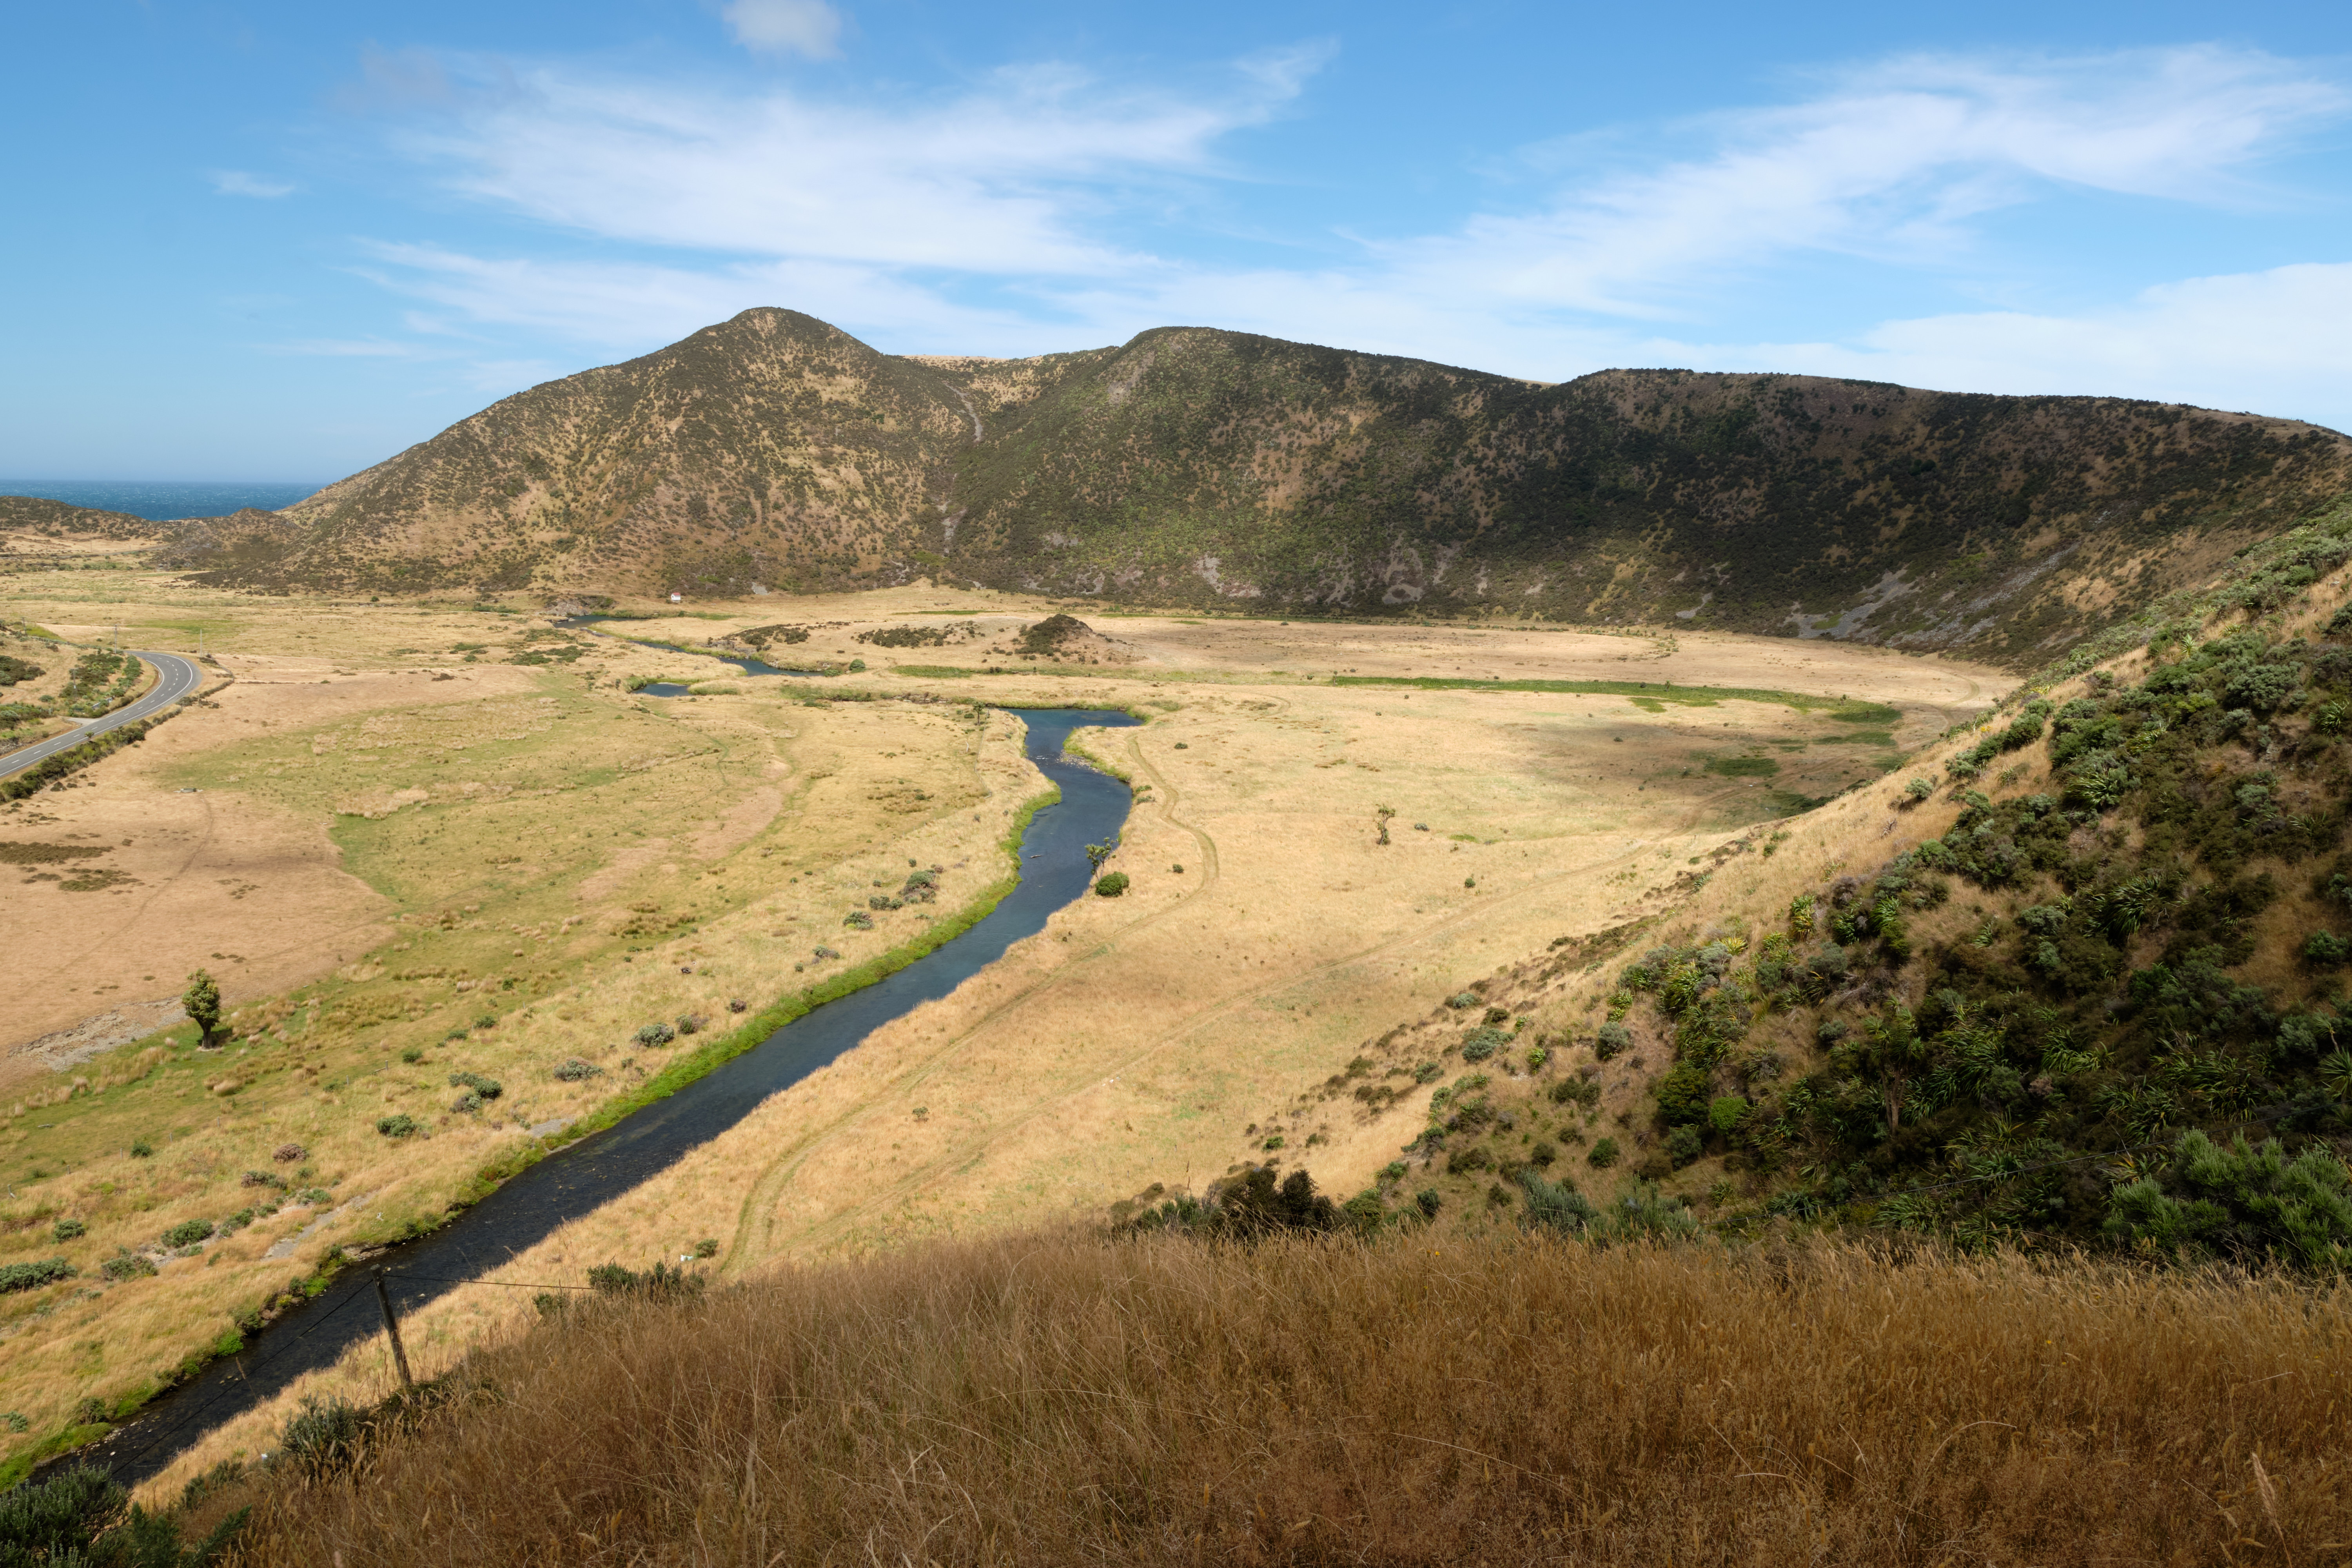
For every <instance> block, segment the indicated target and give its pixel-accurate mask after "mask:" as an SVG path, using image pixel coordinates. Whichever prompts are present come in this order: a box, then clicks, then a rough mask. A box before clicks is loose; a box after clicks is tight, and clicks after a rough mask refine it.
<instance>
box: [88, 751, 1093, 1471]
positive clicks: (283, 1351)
mask: <svg viewBox="0 0 2352 1568" xmlns="http://www.w3.org/2000/svg"><path fill="white" fill-rule="evenodd" d="M1006 711H1008V712H1011V713H1013V715H1015V716H1016V717H1018V718H1020V719H1021V720H1022V721H1024V722H1025V723H1026V724H1027V725H1028V727H1029V734H1028V754H1029V759H1030V761H1032V762H1033V763H1035V764H1036V765H1037V766H1038V768H1039V769H1040V770H1041V771H1043V772H1044V773H1045V776H1046V777H1047V778H1049V779H1051V780H1053V782H1054V783H1055V784H1058V785H1059V786H1061V791H1062V798H1061V802H1060V804H1058V805H1050V806H1047V807H1045V809H1044V810H1042V811H1040V812H1038V813H1037V815H1036V816H1034V818H1032V819H1031V821H1030V824H1029V827H1028V831H1027V832H1026V833H1025V834H1024V836H1023V837H1022V840H1021V882H1020V885H1019V886H1018V887H1016V888H1014V889H1013V891H1012V892H1010V893H1008V894H1007V895H1005V897H1004V899H1003V901H1002V902H1001V903H999V904H998V905H997V906H996V908H995V909H994V910H992V911H991V912H990V913H989V914H988V916H987V917H986V918H985V919H983V920H982V921H980V922H979V923H977V924H976V925H974V926H973V927H972V928H971V930H970V931H965V932H964V933H963V934H962V935H961V936H958V937H954V938H952V939H950V941H948V942H943V943H941V944H940V946H939V947H938V948H936V949H934V950H933V951H932V952H929V953H927V954H926V955H924V956H923V957H921V958H919V959H917V960H916V961H915V962H914V963H910V964H908V965H907V967H906V968H904V969H901V970H899V971H898V973H894V974H891V975H889V976H887V978H885V979H883V980H880V981H877V982H876V983H875V984H872V985H869V986H866V988H865V989H864V990H862V991H855V992H852V993H851V994H848V995H846V996H844V997H841V998H840V999H838V1000H837V1001H834V1002H828V1003H826V1004H825V1005H824V1006H822V1007H818V1008H816V1009H814V1011H812V1012H810V1013H807V1014H805V1015H803V1016H801V1017H799V1018H795V1019H794V1020H793V1021H792V1022H791V1023H789V1024H787V1025H785V1026H783V1027H782V1028H781V1029H778V1030H777V1031H776V1032H775V1033H774V1034H772V1035H770V1036H769V1037H767V1038H766V1039H764V1040H762V1041H761V1042H760V1043H759V1044H758V1045H756V1046H754V1047H751V1049H750V1050H748V1051H746V1052H744V1053H743V1054H742V1055H741V1056H740V1057H737V1058H734V1059H733V1060H732V1061H730V1062H727V1063H725V1064H723V1065H721V1066H720V1067H719V1068H716V1069H715V1070H713V1071H712V1072H710V1073H709V1074H708V1075H707V1076H705V1077H703V1078H700V1079H696V1080H695V1081H694V1082H693V1083H690V1084H688V1086H687V1087H686V1088H684V1089H680V1090H678V1091H677V1093H676V1094H674V1095H671V1096H670V1097H669V1098H667V1100H657V1101H656V1102H655V1103H654V1104H652V1105H649V1106H646V1108H645V1109H644V1110H639V1111H636V1112H635V1113H634V1114H632V1115H630V1116H629V1117H627V1118H626V1119H625V1120H623V1121H620V1122H618V1123H617V1124H615V1125H614V1126H612V1127H609V1128H606V1129H605V1130H604V1131H601V1132H596V1133H593V1134H591V1135H590V1136H588V1137H585V1138H583V1139H581V1140H580V1141H579V1142H576V1143H572V1144H569V1145H567V1146H566V1147H564V1148H562V1149H560V1150H558V1151H556V1152H554V1153H552V1154H550V1155H549V1156H548V1157H547V1158H546V1159H544V1160H542V1161H541V1162H540V1163H537V1164H535V1165H533V1166H531V1167H530V1169H529V1170H527V1171H524V1172H523V1173H521V1174H520V1175H518V1176H516V1177H514V1178H513V1179H512V1180H510V1181H509V1182H508V1183H507V1184H505V1185H503V1186H501V1187H499V1189H498V1190H497V1191H496V1192H494V1193H492V1194H490V1195H489V1196H488V1197H487V1198H484V1199H483V1200H482V1201H481V1202H480V1203H479V1204H477V1205H474V1207H472V1208H470V1209H468V1210H467V1211H466V1212H465V1213H464V1214H462V1215H458V1216H457V1217H456V1218H455V1219H453V1220H452V1221H451V1222H450V1223H449V1224H448V1225H446V1226H443V1227H442V1228H441V1229H440V1230H437V1231H436V1232H434V1233H433V1234H432V1235H430V1236H426V1237H418V1238H417V1239H416V1240H415V1241H411V1242H406V1243H404V1244H402V1245H401V1246H399V1247H394V1248H393V1249H391V1250H390V1251H388V1252H385V1253H383V1254H382V1255H380V1256H379V1257H377V1258H374V1259H372V1260H371V1263H370V1266H369V1267H367V1268H352V1269H349V1270H346V1271H345V1273H344V1274H343V1276H342V1277H341V1279H337V1280H336V1281H335V1283H334V1285H333V1286H332V1287H331V1288H330V1289H328V1290H326V1291H325V1292H324V1293H323V1294H321V1295H320V1296H318V1297H316V1298H314V1299H313V1300H310V1301H308V1302H305V1303H303V1304H302V1305H300V1306H298V1307H296V1308H294V1309H292V1310H289V1312H287V1313H286V1314H285V1315H284V1316H283V1317H281V1318H279V1319H278V1321H276V1322H274V1323H272V1324H270V1325H269V1327H268V1328H267V1329H265V1330H264V1331H261V1332H260V1333H259V1334H257V1335H256V1336H255V1337H254V1340H253V1342H251V1343H250V1344H248V1345H247V1348H246V1350H245V1351H244V1352H242V1353H240V1354H238V1355H236V1356H229V1357H224V1358H223V1359H221V1360H220V1361H217V1362H215V1363H213V1364H212V1365H211V1366H210V1367H208V1368H206V1369H205V1371H204V1372H203V1373H201V1374H199V1375H198V1376H196V1377H195V1378H194V1379H192V1380H190V1381H189V1382H187V1383H184V1384H180V1385H179V1386H178V1387H176V1388H173V1389H172V1390H171V1391H170V1392H168V1393H166V1394H163V1395H161V1396H160V1397H158V1398H157V1399H156V1400H154V1401H153V1402H152V1404H150V1405H148V1406H147V1407H146V1408H145V1409H144V1410H142V1412H140V1414H139V1415H137V1416H136V1417H135V1418H134V1419H133V1420H131V1422H130V1423H128V1424H127V1425H125V1426H122V1427H121V1428H119V1429H118V1430H116V1431H115V1432H113V1433H111V1434H110V1435H109V1436H108V1437H107V1438H106V1439H105V1441H104V1442H102V1443H100V1445H98V1446H97V1447H93V1448H90V1449H87V1450H84V1451H83V1453H82V1454H81V1455H80V1456H79V1457H80V1458H87V1459H89V1460H90V1461H91V1462H93V1463H97V1464H100V1465H102V1466H105V1467H106V1468H109V1469H110V1470H111V1471H112V1472H113V1473H114V1475H115V1476H116V1478H117V1479H121V1481H123V1482H124V1483H125V1484H129V1485H136V1484H138V1483H139V1482H140V1481H142V1480H144V1479H147V1478H149V1477H151V1476H153V1475H155V1474H157V1473H158V1472H160V1471H161V1470H162V1469H163V1468H164V1467H165V1466H167V1465H169V1464H170V1463H171V1462H172V1460H173V1458H174V1457H176V1456H177V1455H178V1454H179V1453H180V1452H181V1451H182V1450H184V1449H185V1448H186V1447H189V1446H190V1445H192V1444H194V1442H195V1441H196V1440H197V1439H198V1438H199V1437H201V1436H204V1435H205V1433H206V1432H208V1431H210V1430H211V1429H213V1428H214V1427H215V1426H219V1425H220V1424H221V1423H223V1422H225V1421H226V1420H228V1419H230V1418H231V1417H233V1416H236V1415H241V1414H243V1413H244V1412H245V1411H247V1410H249V1409H251V1408H253V1407H254V1406H256V1405H261V1404H263V1403H265V1402H266V1401H268V1399H269V1398H271V1397H272V1396H273V1395H275V1394H277V1393H278V1391H279V1390H280V1389H282V1388H284V1387H285V1386H286V1385H287V1384H289V1383H291V1382H292V1381H293V1380H294V1379H296V1378H297V1377H299V1376H300V1375H301V1374H303V1373H308V1372H314V1371H317V1370H319V1369H320V1368H322V1367H326V1366H331V1365H332V1364H333V1363H335V1361H336V1360H337V1359H338V1358H340V1357H341V1355H342V1353H343V1352H345V1351H347V1350H349V1349H350V1348H351V1347H352V1345H354V1344H356V1343H358V1342H361V1341H362V1340H365V1339H367V1338H368V1337H369V1336H371V1335H373V1334H378V1333H382V1332H383V1318H382V1316H381V1314H380V1312H379V1310H378V1308H377V1306H376V1301H375V1285H374V1270H375V1268H379V1267H381V1268H388V1269H390V1270H392V1271H393V1278H392V1279H391V1280H390V1282H389V1283H390V1288H391V1290H392V1294H393V1300H394V1305H395V1306H396V1307H398V1308H399V1309H400V1310H402V1311H403V1312H404V1313H405V1312H407V1311H410V1310H414V1309H415V1308H416V1307H418V1306H421V1305H423V1304H424V1303H425V1302H426V1301H429V1300H433V1299H434V1298H436V1297H437V1296H439V1295H441V1294H442V1293H444V1292H445V1291H447V1290H451V1289H461V1288H462V1287H459V1286H456V1285H452V1284H448V1283H445V1282H444V1281H446V1280H457V1279H471V1278H475V1277H477V1276H479V1275H480V1274H482V1273H483V1272H485V1271H486V1270H488V1269H489V1268H493V1267H495V1266H497V1265H498V1264H499V1263H500V1262H502V1261H504V1260H505V1259H507V1258H510V1257H512V1256H513V1255H514V1254H517V1253H520V1252H521V1251H523V1250H524V1249H525V1248H527V1247H531V1246H533V1245H535V1244H536V1243H538V1242H539V1241H541V1240H542V1239H543V1238H545V1237H547V1236H548V1235H549V1234H550V1233H551V1232H552V1231H553V1230H555V1229H556V1228H557V1227H558V1226H562V1225H564V1224H567V1223H569V1222H570V1221H572V1220H574V1219H578V1218H580V1217H581V1216H582V1215H586V1214H589V1213H591V1212H593V1211H594V1210H595V1209H597V1208H600V1207H602V1206H603V1205H605V1204H608V1203H611V1202H612V1201H613V1200H614V1198H617V1197H619V1196H621V1195H622V1194H625V1193H626V1192H628V1191H630V1190H631V1189H632V1188H634V1187H635V1186H637V1185H638V1184H641V1183H643V1182H645V1181H646V1180H647V1179H648V1178H650V1177H652V1176H654V1175H655V1174H656V1173H659V1172H661V1171H663V1170H665V1169H667V1167H668V1166H670V1165H672V1164H674V1163H677V1161H678V1160H679V1159H681V1158H683V1157H684V1156H685V1155H686V1154H688V1152H691V1151H693V1150H694V1149H696V1148H697V1147H698V1146H700V1145H701V1144H703V1143H705V1142H709V1140H710V1139H712V1138H714V1137H716V1136H718V1135H719V1133H721V1132H723V1131H726V1130H727V1129H728V1128H730V1127H732V1126H733V1125H735V1123H737V1122H738V1121H741V1120H742V1119H743V1118H744V1117H745V1116H747V1115H749V1114H750V1113H751V1110H752V1109H753V1108H754V1107H755V1106H757V1105H758V1104H759V1103H760V1102H761V1100H765V1099H767V1098H768V1097H769V1096H770V1095H772V1094H774V1093H776V1092H777V1091H778V1090H780V1089H789V1088H791V1087H792V1086H793V1084H796V1083H798V1082H800V1081H801V1079H804V1078H806V1077H808V1076H809V1074H811V1073H813V1072H814V1071H816V1070H817V1068H821V1067H824V1065H825V1064H826V1063H828V1062H830V1061H832V1060H833V1059H834V1058H836V1057H839V1056H840V1055H841V1054H842V1053H843V1052H845V1051H847V1050H849V1049H850V1048H851V1047H855V1046H856V1045H857V1044H858V1042H859V1041H861V1040H863V1039H865V1038H866V1036H867V1035H869V1034H871V1033H872V1032H873V1031H874V1030H876V1029H877V1028H879V1027H880V1026H882V1025H884V1024H887V1023H888V1022H889V1021H890V1020H892V1019H893V1018H896V1017H898V1016H900V1015H902V1014H904V1013H907V1012H909V1011H911V1010H912V1009H914V1008H915V1007H917V1006H919V1005H921V1004H923V1003H925V1002H929V1001H931V1000H934V999H935V998H938V997H941V996H945V995H946V994H948V993H950V992H951V991H953V990H954V989H955V988H956V987H957V986H958V985H961V984H963V982H964V981H966V980H968V979H970V978H971V976H972V975H974V974H977V973H980V971H981V970H982V969H984V968H986V967H987V966H988V965H989V964H991V963H994V962H995V961H996V960H997V959H998V958H1000V957H1002V956H1003V953H1004V950H1005V949H1006V948H1007V947H1009V946H1011V945H1012V944H1013V942H1018V941H1020V940H1021V939H1022V938H1023V937H1026V936H1033V935H1034V934H1036V933H1037V932H1038V931H1042V930H1044V929H1045V921H1046V918H1047V917H1048V916H1050V915H1051V914H1052V913H1053V912H1054V911H1055V910H1058V909H1060V908H1061V907H1062V906H1063V905H1065V904H1066V903H1068V902H1069V901H1070V900H1073V899H1076V898H1077V897H1079V896H1080V895H1081V894H1083V893H1084V892H1085V891H1086V889H1087V884H1088V882H1089V880H1090V879H1091V877H1092V874H1093V868H1092V867H1091V865H1090V864H1089V862H1088V861H1087V845H1088V844H1096V843H1108V842H1110V841H1111V839H1112V836H1113V835H1115V834H1117V833H1118V830H1119V828H1120V826H1121V825H1122V824H1124V823H1125V822H1126V820H1127V813H1128V807H1129V792H1128V788H1127V786H1126V785H1125V784H1121V783H1120V782H1119V781H1118V780H1117V779H1115V778H1112V777H1110V776H1108V774H1105V773H1097V771H1095V770H1094V769H1092V768H1089V767H1087V766H1086V765H1085V764H1084V763H1076V762H1073V761H1071V760H1070V759H1069V758H1067V757H1066V756H1065V755H1064V754H1063V752H1062V743H1063V742H1064V741H1065V740H1066V739H1067V738H1068V736H1069V733H1070V731H1073V730H1076V729H1080V728H1083V727H1085V726H1087V725H1101V726H1125V725H1132V724H1134V723H1135V722H1136V721H1135V720H1134V719H1132V718H1129V716H1128V715H1127V714H1125V713H1121V712H1118V711H1116V710H1100V709H1052V708H1046V709H1031V708H1014V709H1008V710H1006ZM408 1276H434V1277H436V1278H433V1279H422V1278H414V1277H408Z"/></svg>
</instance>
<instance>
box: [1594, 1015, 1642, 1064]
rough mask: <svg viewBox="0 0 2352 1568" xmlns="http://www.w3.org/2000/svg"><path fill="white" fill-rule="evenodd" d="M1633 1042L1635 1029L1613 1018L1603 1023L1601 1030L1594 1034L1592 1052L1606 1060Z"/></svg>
mask: <svg viewBox="0 0 2352 1568" xmlns="http://www.w3.org/2000/svg"><path fill="white" fill-rule="evenodd" d="M1632 1044H1633V1029H1632V1028H1631V1027H1630V1026H1627V1025H1624V1024H1620V1023H1617V1022H1616V1021H1614V1020H1613V1019H1612V1021H1611V1022H1609V1023H1606V1024H1603V1025H1601V1028H1600V1031H1599V1032H1598V1033H1597V1034H1595V1035H1594V1037H1593V1040H1592V1054H1593V1055H1594V1056H1596V1057H1598V1058H1601V1060H1602V1061H1604V1062H1605V1061H1607V1060H1609V1059H1610V1058H1612V1057H1614V1056H1616V1055H1617V1053H1618V1052H1620V1051H1622V1050H1624V1049H1625V1048H1626V1047H1629V1046H1631V1045H1632Z"/></svg>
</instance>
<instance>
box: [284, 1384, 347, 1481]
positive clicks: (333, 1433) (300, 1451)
mask: <svg viewBox="0 0 2352 1568" xmlns="http://www.w3.org/2000/svg"><path fill="white" fill-rule="evenodd" d="M366 1432H367V1413H366V1412H365V1411H363V1410H362V1409H361V1408H360V1407H359V1406H358V1405H353V1404H352V1403H350V1402H349V1401H347V1400H341V1399H324V1400H321V1399H319V1398H316V1397H314V1396H305V1397H304V1399H303V1401H302V1408H301V1409H299V1410H298V1411H296V1412H295V1413H294V1414H293V1415H291V1416H290V1417H289V1418H288V1420H287V1422H286V1426H285V1427H284V1429H283V1430H281V1431H280V1432H279V1433H278V1458H279V1459H280V1460H281V1461H282V1462H283V1463H286V1464H289V1465H291V1466H293V1467H294V1468H297V1469H299V1470H301V1471H302V1472H304V1473H305V1474H307V1475H313V1476H326V1475H332V1474H334V1473H335V1472H337V1471H339V1470H341V1469H344V1468H348V1467H349V1466H350V1464H351V1463H352V1460H354V1459H356V1458H359V1450H360V1442H361V1439H362V1437H363V1436H365V1435H366Z"/></svg>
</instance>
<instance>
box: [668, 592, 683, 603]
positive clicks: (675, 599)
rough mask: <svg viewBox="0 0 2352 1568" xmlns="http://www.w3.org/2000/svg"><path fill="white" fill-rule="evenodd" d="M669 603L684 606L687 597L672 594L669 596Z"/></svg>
mask: <svg viewBox="0 0 2352 1568" xmlns="http://www.w3.org/2000/svg"><path fill="white" fill-rule="evenodd" d="M669 602H670V603H671V604H673V605H682V604H684V603H686V595H683V594H672V595H670V596H669Z"/></svg>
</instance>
